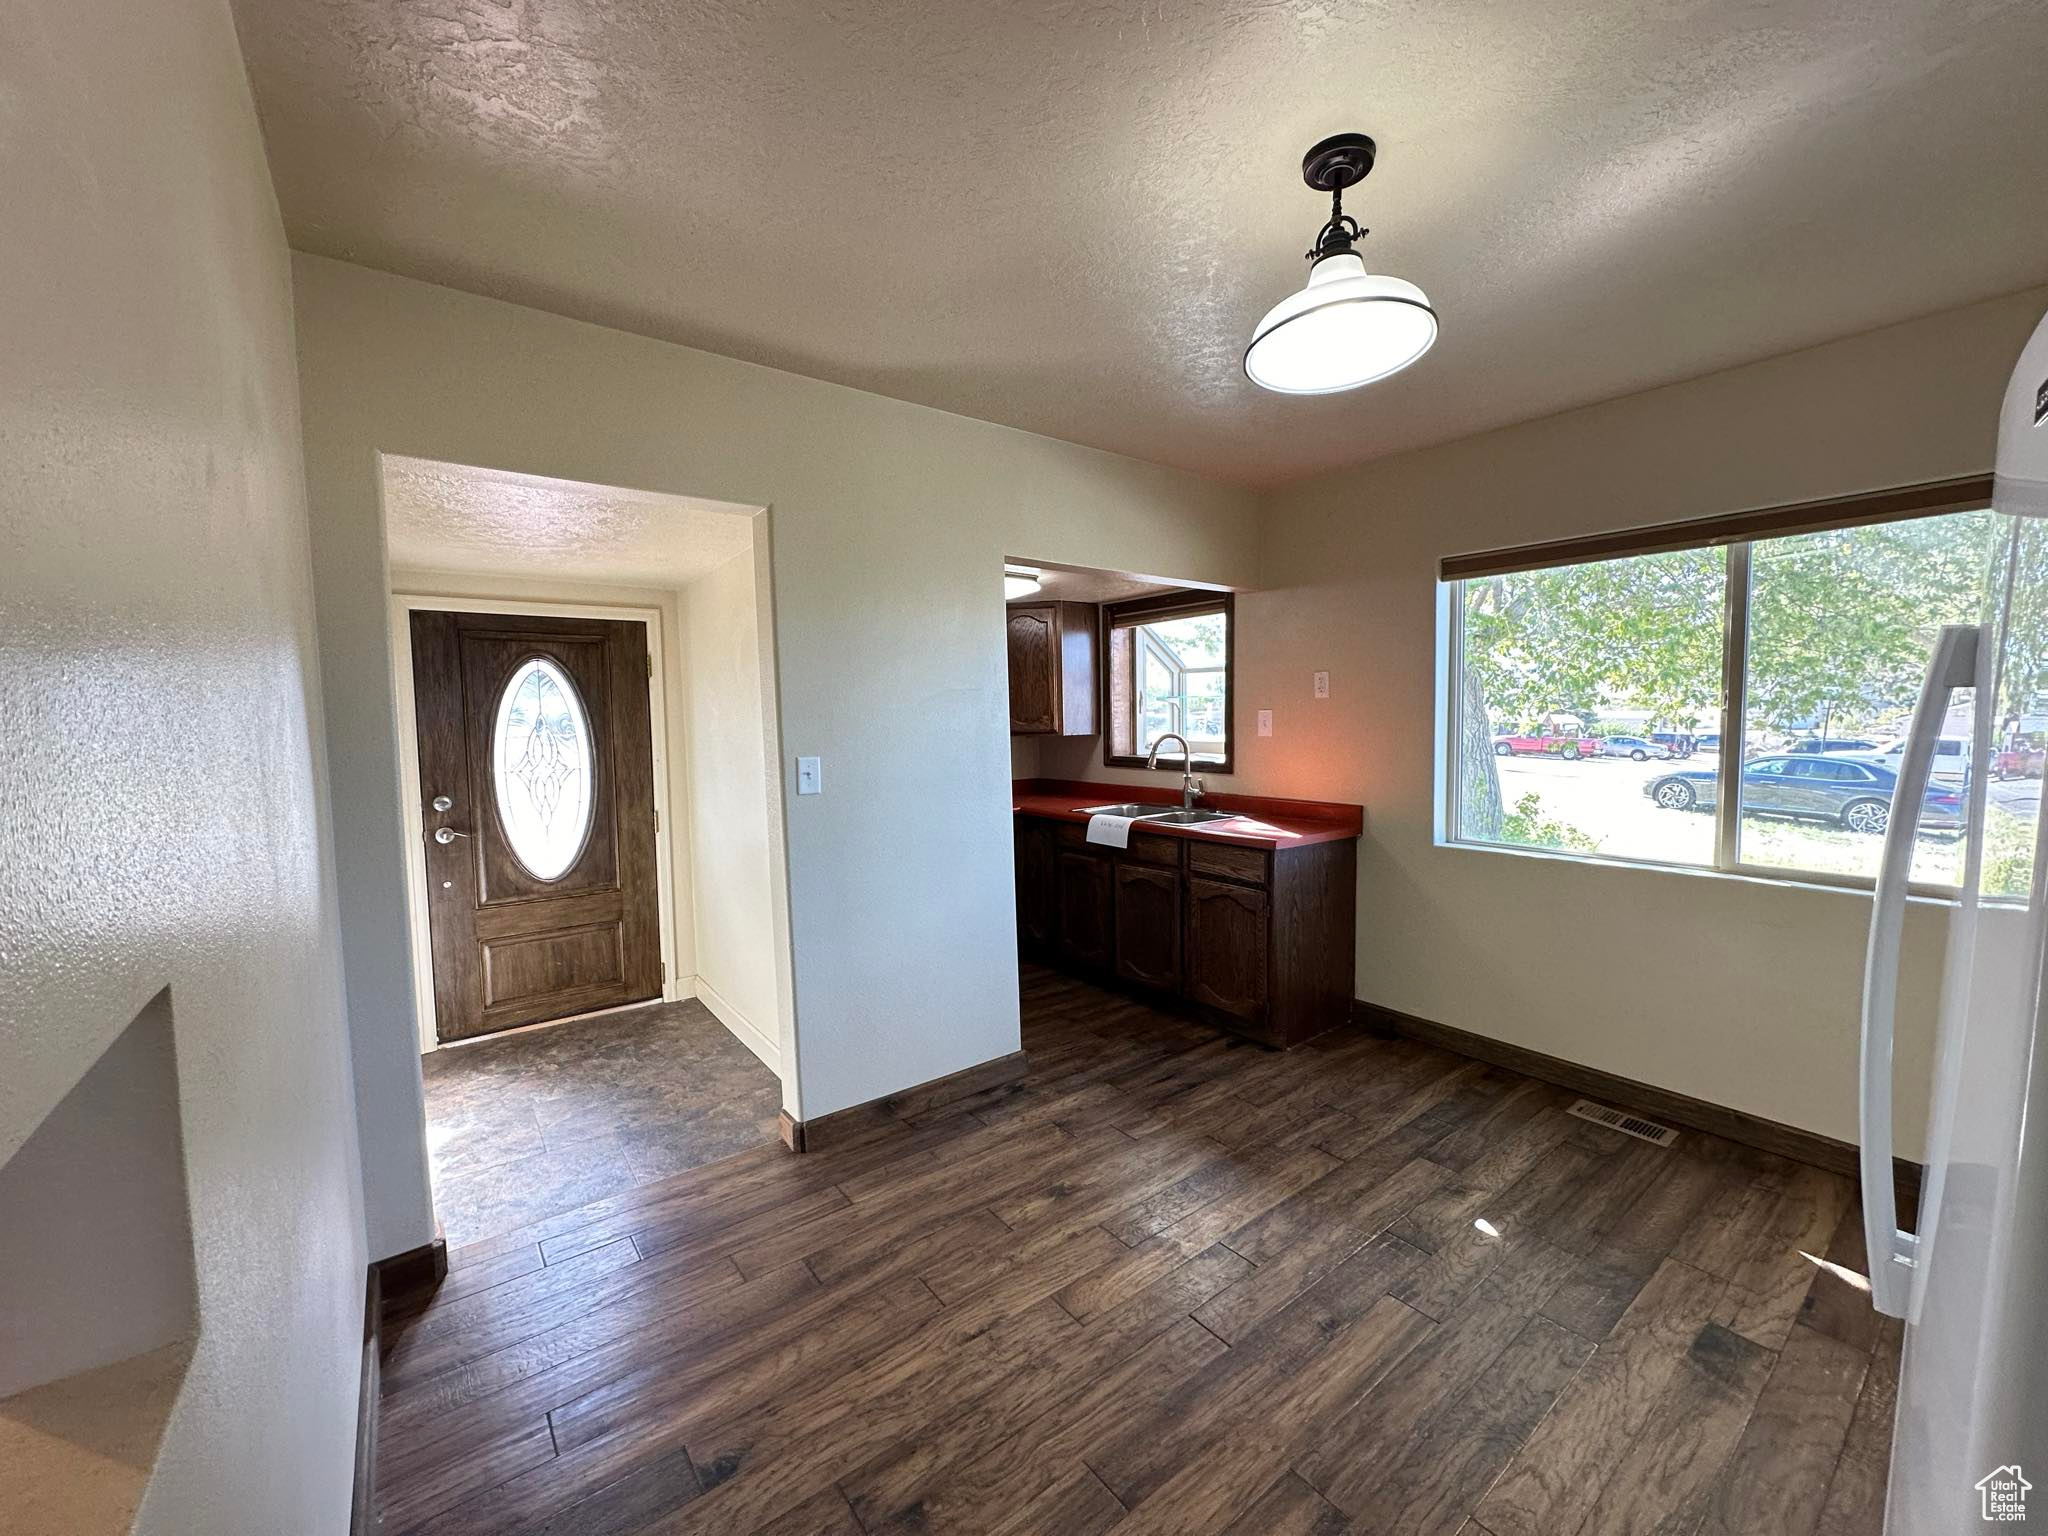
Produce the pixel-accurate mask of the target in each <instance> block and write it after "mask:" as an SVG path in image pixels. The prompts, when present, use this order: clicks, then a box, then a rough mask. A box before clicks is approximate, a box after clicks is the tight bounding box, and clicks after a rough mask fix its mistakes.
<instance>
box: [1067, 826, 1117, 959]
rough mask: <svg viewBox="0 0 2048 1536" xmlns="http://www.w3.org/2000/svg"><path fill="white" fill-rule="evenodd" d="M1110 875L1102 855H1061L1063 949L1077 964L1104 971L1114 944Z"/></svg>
mask: <svg viewBox="0 0 2048 1536" xmlns="http://www.w3.org/2000/svg"><path fill="white" fill-rule="evenodd" d="M1109 876H1110V870H1109V860H1108V859H1107V858H1106V857H1104V856H1103V855H1101V854H1095V853H1062V854H1061V855H1060V859H1059V919H1058V921H1059V930H1060V952H1061V953H1062V954H1063V955H1065V956H1066V958H1067V959H1069V960H1071V961H1073V962H1074V963H1075V964H1076V965H1085V966H1090V967H1093V968H1094V969H1096V970H1104V971H1106V970H1108V969H1109V965H1110V957H1111V954H1112V952H1113V946H1114V944H1115V933H1114V930H1113V927H1112V923H1113V917H1112V909H1113V908H1114V906H1115V902H1114V900H1113V898H1112V895H1111V888H1110V878H1109Z"/></svg>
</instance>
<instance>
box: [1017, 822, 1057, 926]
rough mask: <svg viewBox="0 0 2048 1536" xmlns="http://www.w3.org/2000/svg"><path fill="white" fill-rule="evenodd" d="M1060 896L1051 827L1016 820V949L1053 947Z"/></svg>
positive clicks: (1040, 823)
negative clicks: (1055, 877)
mask: <svg viewBox="0 0 2048 1536" xmlns="http://www.w3.org/2000/svg"><path fill="white" fill-rule="evenodd" d="M1058 910H1059V893H1058V891H1057V889H1056V888H1055V882H1054V878H1053V844H1052V825H1051V823H1049V822H1043V821H1039V820H1036V819H1035V818H1033V817H1029V816H1020V817H1018V818H1017V947H1018V948H1019V949H1020V950H1022V951H1023V952H1024V953H1025V954H1027V955H1032V954H1043V953H1045V952H1046V951H1047V950H1048V949H1050V948H1051V947H1052V941H1053V914H1054V913H1055V912H1057V911H1058Z"/></svg>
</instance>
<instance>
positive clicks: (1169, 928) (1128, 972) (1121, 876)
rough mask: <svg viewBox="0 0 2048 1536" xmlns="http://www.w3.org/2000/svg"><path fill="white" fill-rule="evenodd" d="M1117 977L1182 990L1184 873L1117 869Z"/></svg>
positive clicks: (1122, 865) (1121, 864) (1141, 867)
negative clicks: (1181, 939) (1181, 881)
mask: <svg viewBox="0 0 2048 1536" xmlns="http://www.w3.org/2000/svg"><path fill="white" fill-rule="evenodd" d="M1116 971H1117V974H1118V975H1119V976H1124V977H1128V978H1129V979H1130V980H1132V981H1139V982H1143V983H1144V984H1145V985H1146V986H1148V987H1161V988H1164V989H1165V990H1167V991H1170V992H1178V991H1179V990H1180V871H1178V870H1174V869H1157V868H1152V867H1148V866H1147V865H1143V864H1127V863H1124V862H1123V861H1121V860H1119V861H1118V863H1117V865H1116Z"/></svg>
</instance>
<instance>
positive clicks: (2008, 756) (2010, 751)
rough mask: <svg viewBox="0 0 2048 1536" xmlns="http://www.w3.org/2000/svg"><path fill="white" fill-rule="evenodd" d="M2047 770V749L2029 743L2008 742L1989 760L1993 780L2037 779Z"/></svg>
mask: <svg viewBox="0 0 2048 1536" xmlns="http://www.w3.org/2000/svg"><path fill="white" fill-rule="evenodd" d="M2044 768H2048V748H2044V747H2040V746H2036V745H2035V744H2034V743H2032V742H2029V741H2009V742H2007V743H2006V744H2005V745H2004V746H2002V747H2000V748H1999V749H1998V753H1997V755H1996V756H1995V757H1993V758H1992V760H1991V776H1992V777H1993V778H1995V779H2038V778H2040V777H2041V776H2042V772H2043V770H2044Z"/></svg>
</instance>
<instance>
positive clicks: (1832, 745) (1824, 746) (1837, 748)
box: [1778, 736, 1884, 754]
mask: <svg viewBox="0 0 2048 1536" xmlns="http://www.w3.org/2000/svg"><path fill="white" fill-rule="evenodd" d="M1778 750H1779V751H1780V752H1784V753H1787V754H1801V753H1807V752H1881V751H1883V750H1884V748H1883V747H1882V746H1881V745H1880V744H1879V743H1877V742H1874V741H1865V740H1863V738H1862V737H1860V736H1809V737H1807V738H1806V739H1805V740H1803V741H1794V742H1788V743H1787V744H1786V745H1784V746H1782V747H1780V748H1779V749H1778Z"/></svg>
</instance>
